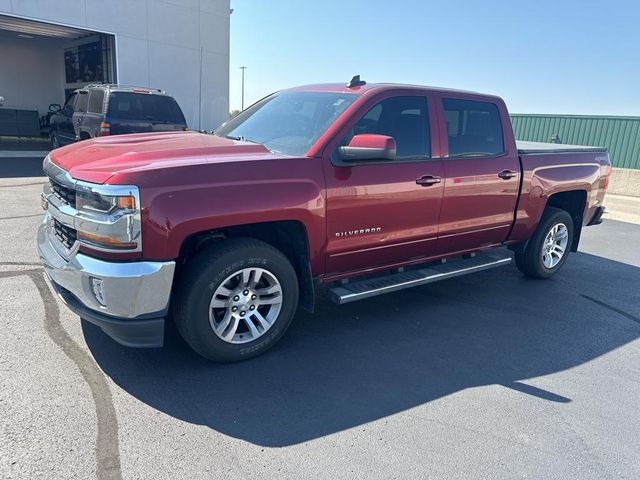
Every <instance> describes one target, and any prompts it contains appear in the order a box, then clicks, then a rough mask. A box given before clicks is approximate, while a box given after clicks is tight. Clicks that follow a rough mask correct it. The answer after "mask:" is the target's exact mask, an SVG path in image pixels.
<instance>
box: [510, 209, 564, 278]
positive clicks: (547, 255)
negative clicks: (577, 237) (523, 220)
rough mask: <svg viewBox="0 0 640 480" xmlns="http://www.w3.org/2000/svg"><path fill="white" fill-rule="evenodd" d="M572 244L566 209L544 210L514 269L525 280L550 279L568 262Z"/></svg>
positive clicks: (516, 257)
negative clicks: (524, 277)
mask: <svg viewBox="0 0 640 480" xmlns="http://www.w3.org/2000/svg"><path fill="white" fill-rule="evenodd" d="M572 242H573V220H572V218H571V215H569V213H568V212H566V211H565V210H562V209H559V208H555V207H547V208H546V210H545V212H544V214H543V216H542V219H541V220H540V225H538V228H537V229H536V231H535V232H534V234H533V236H532V237H531V239H530V240H529V242H528V243H527V247H526V248H525V250H524V252H517V253H516V254H515V261H516V266H517V267H518V269H519V270H520V271H521V272H522V273H524V274H525V275H526V276H528V277H532V278H549V277H551V276H552V275H554V274H555V273H556V272H557V271H558V270H560V269H561V268H562V266H563V265H564V263H565V262H566V261H567V257H568V255H569V249H570V247H571V244H572Z"/></svg>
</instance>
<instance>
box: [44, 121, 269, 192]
mask: <svg viewBox="0 0 640 480" xmlns="http://www.w3.org/2000/svg"><path fill="white" fill-rule="evenodd" d="M258 158H276V157H275V156H274V155H273V154H272V153H271V152H270V151H269V150H268V149H267V148H266V147H265V146H264V145H260V144H256V143H250V142H243V141H236V140H230V139H227V138H221V137H216V136H215V135H205V134H202V133H197V132H173V133H164V132H162V133H140V134H134V135H117V136H113V137H101V138H96V139H93V140H85V141H83V142H78V143H74V144H72V145H68V146H66V147H62V148H59V149H56V150H54V151H53V152H51V153H50V159H51V161H52V162H53V163H55V164H56V165H58V166H59V167H61V168H63V169H65V170H67V171H68V172H69V174H70V175H71V176H72V177H73V178H75V179H77V180H83V181H86V182H92V183H107V182H108V180H109V179H110V178H111V177H113V176H114V175H116V174H118V173H123V172H129V171H139V170H152V169H153V170H155V169H158V168H163V167H172V166H176V165H177V164H181V165H183V164H196V163H200V164H201V163H212V162H214V163H221V162H230V161H239V160H243V159H246V160H256V159H258Z"/></svg>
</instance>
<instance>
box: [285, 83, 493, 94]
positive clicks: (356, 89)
mask: <svg viewBox="0 0 640 480" xmlns="http://www.w3.org/2000/svg"><path fill="white" fill-rule="evenodd" d="M392 89H393V90H395V89H406V90H423V91H431V92H441V93H457V94H464V95H482V96H484V97H495V98H497V97H496V95H491V94H484V93H480V92H473V91H470V90H457V89H453V88H443V87H432V86H427V85H411V84H403V83H367V84H365V85H358V86H353V87H348V86H347V84H346V83H319V84H311V85H301V86H299V87H293V88H289V89H286V90H289V91H312V92H335V93H356V94H363V93H365V92H368V91H371V90H392Z"/></svg>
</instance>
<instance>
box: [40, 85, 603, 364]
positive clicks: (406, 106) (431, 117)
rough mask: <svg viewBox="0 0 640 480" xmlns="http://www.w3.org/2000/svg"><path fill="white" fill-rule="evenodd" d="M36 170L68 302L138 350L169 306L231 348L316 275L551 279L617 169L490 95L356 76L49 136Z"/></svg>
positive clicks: (595, 151)
mask: <svg viewBox="0 0 640 480" xmlns="http://www.w3.org/2000/svg"><path fill="white" fill-rule="evenodd" d="M44 171H45V173H46V174H47V175H48V177H49V182H48V184H47V185H46V186H45V189H44V193H43V196H42V203H43V208H44V209H45V214H44V220H43V223H42V225H41V227H40V229H39V233H38V249H39V254H40V257H41V259H42V262H43V264H44V266H45V268H46V271H47V273H48V275H49V277H50V279H51V283H52V285H53V287H54V289H55V290H56V291H57V292H58V293H59V295H60V297H61V298H62V299H63V301H64V302H65V303H66V304H67V305H68V306H69V307H70V308H71V309H72V310H73V311H75V312H77V313H78V314H79V316H80V317H82V318H83V319H85V320H87V321H89V322H92V323H94V324H97V325H98V326H100V327H101V328H102V329H103V330H104V331H105V332H106V333H107V334H109V335H110V336H111V337H113V338H114V339H115V340H116V341H118V342H120V343H122V344H124V345H128V346H135V347H156V346H161V345H162V343H163V335H164V324H165V318H167V317H168V316H169V315H170V314H171V316H172V317H173V319H174V321H175V323H176V325H177V327H178V330H179V331H180V333H181V334H182V335H183V337H184V338H185V340H186V341H187V342H188V343H189V345H191V347H193V349H194V350H196V351H197V352H198V353H200V354H201V355H203V356H205V357H207V358H210V359H213V360H217V361H234V360H240V359H244V358H248V357H251V356H254V355H257V354H260V353H262V352H264V351H265V350H266V349H268V348H269V347H271V346H272V345H273V344H275V343H276V342H277V341H278V339H279V338H280V337H281V336H282V335H283V334H284V332H285V330H286V329H287V327H288V326H289V324H290V323H291V320H292V318H293V316H294V313H295V312H296V309H297V308H298V306H301V307H302V308H304V309H306V310H308V311H313V308H314V298H315V297H314V292H315V287H316V286H317V284H318V283H329V284H330V287H329V288H330V297H331V298H332V299H333V300H334V301H336V302H338V303H345V302H350V301H354V300H359V299H362V298H367V297H370V296H373V295H379V294H384V293H389V292H394V291H397V290H399V289H403V288H407V287H412V286H416V285H423V284H425V283H429V282H433V281H437V280H442V279H447V278H451V277H455V276H458V275H463V274H467V273H472V272H476V271H479V270H483V269H486V268H492V267H496V266H500V265H504V264H506V263H508V262H510V261H511V259H512V258H515V264H516V266H517V267H518V268H519V269H520V270H521V271H522V272H523V273H524V274H525V275H527V276H530V277H534V278H548V277H550V276H551V275H553V274H555V273H556V272H557V271H558V270H559V269H560V268H561V267H562V265H563V264H564V263H565V261H566V260H567V256H568V253H569V251H575V250H576V249H577V247H578V242H579V239H580V233H581V231H582V228H583V226H586V225H593V224H597V223H600V222H601V216H602V213H603V211H604V208H603V206H602V202H603V198H604V195H605V191H606V189H607V184H608V180H609V174H610V171H611V166H610V162H609V157H608V154H607V151H606V150H605V149H603V148H593V147H580V146H567V145H557V144H533V143H517V142H516V141H515V140H514V137H513V131H512V128H511V124H510V120H509V115H508V113H507V109H506V107H505V104H504V102H503V101H502V100H501V99H500V98H498V97H495V96H489V95H481V94H478V93H471V92H462V91H455V90H445V89H438V88H430V87H421V86H408V85H393V84H376V85H367V84H366V83H365V82H364V81H361V80H360V79H359V77H354V79H353V80H352V81H351V82H349V83H348V84H347V85H344V84H329V85H312V86H305V87H299V88H293V89H290V90H284V91H280V92H277V93H274V94H273V95H270V96H268V97H266V98H264V99H262V100H260V101H259V102H257V103H256V104H254V105H252V106H251V107H249V108H248V109H246V110H245V111H243V112H242V113H241V114H240V115H238V116H237V117H236V118H234V119H232V120H230V121H228V122H227V123H226V124H224V125H222V126H221V127H220V128H219V129H218V130H216V131H215V132H214V134H213V135H205V134H200V133H195V132H179V133H149V134H135V135H123V136H118V137H104V138H98V139H94V140H88V141H84V142H80V143H78V144H74V145H69V146H66V147H63V148H59V149H57V150H54V151H52V152H51V154H50V155H49V156H48V157H47V158H46V159H45V161H44ZM497 247H507V248H508V249H510V250H511V251H508V250H507V248H497ZM392 301H393V300H392Z"/></svg>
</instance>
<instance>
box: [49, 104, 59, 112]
mask: <svg viewBox="0 0 640 480" xmlns="http://www.w3.org/2000/svg"><path fill="white" fill-rule="evenodd" d="M60 110H62V107H61V106H60V104H59V103H52V104H50V105H49V111H50V112H53V113H56V112H59V111H60Z"/></svg>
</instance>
